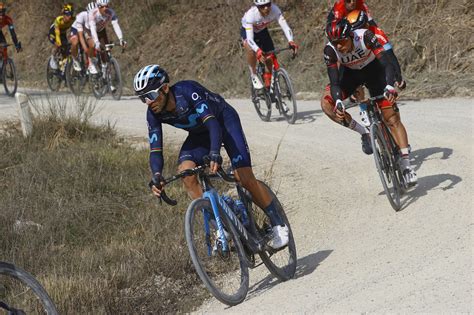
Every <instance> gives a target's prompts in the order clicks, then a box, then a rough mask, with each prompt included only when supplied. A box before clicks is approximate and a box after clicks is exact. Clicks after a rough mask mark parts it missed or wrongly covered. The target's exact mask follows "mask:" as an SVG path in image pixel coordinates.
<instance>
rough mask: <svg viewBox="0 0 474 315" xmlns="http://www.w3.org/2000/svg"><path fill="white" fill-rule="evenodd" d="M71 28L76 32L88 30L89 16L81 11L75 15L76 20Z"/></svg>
mask: <svg viewBox="0 0 474 315" xmlns="http://www.w3.org/2000/svg"><path fill="white" fill-rule="evenodd" d="M72 27H74V28H75V29H76V30H77V31H78V32H83V31H84V29H85V28H86V29H90V27H89V15H88V14H87V11H83V12H81V13H79V14H78V15H76V20H75V21H74V23H73V24H72Z"/></svg>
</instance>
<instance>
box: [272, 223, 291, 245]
mask: <svg viewBox="0 0 474 315" xmlns="http://www.w3.org/2000/svg"><path fill="white" fill-rule="evenodd" d="M272 230H273V238H272V239H271V240H270V241H268V246H270V247H271V248H273V249H278V248H282V247H283V246H285V245H287V244H288V241H289V237H288V227H287V226H286V225H283V226H281V225H276V226H274V227H272Z"/></svg>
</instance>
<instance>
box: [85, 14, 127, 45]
mask: <svg viewBox="0 0 474 315" xmlns="http://www.w3.org/2000/svg"><path fill="white" fill-rule="evenodd" d="M110 22H112V26H113V28H114V31H115V34H116V35H117V37H118V38H119V39H120V40H122V39H123V36H122V30H121V29H120V26H119V24H118V18H117V15H116V14H115V11H114V10H112V9H111V8H107V9H106V10H105V14H104V15H101V14H100V11H99V8H95V9H94V10H92V11H90V12H89V27H90V30H91V35H92V38H93V39H94V42H95V43H97V42H98V41H99V38H98V36H97V32H100V31H102V30H104V29H105V27H106V26H107V24H109V23H110Z"/></svg>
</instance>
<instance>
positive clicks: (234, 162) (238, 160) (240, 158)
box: [232, 154, 244, 164]
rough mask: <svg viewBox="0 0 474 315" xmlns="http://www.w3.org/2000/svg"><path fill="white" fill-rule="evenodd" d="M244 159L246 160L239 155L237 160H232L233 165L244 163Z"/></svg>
mask: <svg viewBox="0 0 474 315" xmlns="http://www.w3.org/2000/svg"><path fill="white" fill-rule="evenodd" d="M243 159H244V158H243V157H242V155H240V154H239V155H237V157H236V158H233V159H232V163H233V164H237V163H238V162H240V161H243Z"/></svg>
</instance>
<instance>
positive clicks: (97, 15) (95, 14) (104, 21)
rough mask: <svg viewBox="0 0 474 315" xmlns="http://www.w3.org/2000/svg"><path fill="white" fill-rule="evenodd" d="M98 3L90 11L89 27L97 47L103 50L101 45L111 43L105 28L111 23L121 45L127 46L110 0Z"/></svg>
mask: <svg viewBox="0 0 474 315" xmlns="http://www.w3.org/2000/svg"><path fill="white" fill-rule="evenodd" d="M96 3H97V8H96V9H94V10H92V11H90V12H89V27H90V32H91V36H92V39H93V41H94V46H95V49H97V50H99V51H101V47H102V46H103V45H106V44H108V43H109V39H108V37H107V31H106V29H105V28H106V26H107V25H108V24H109V23H112V26H113V28H114V31H115V35H117V37H118V39H119V41H120V45H121V46H122V47H126V46H127V42H126V41H125V40H124V39H123V34H122V30H121V28H120V25H119V23H118V17H117V14H115V11H114V10H112V9H111V8H110V7H109V5H110V0H97V1H96ZM93 48H94V47H91V48H89V49H93ZM102 59H103V60H107V54H105V53H104V54H102ZM91 73H92V72H91ZM96 73H97V71H96Z"/></svg>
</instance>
